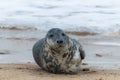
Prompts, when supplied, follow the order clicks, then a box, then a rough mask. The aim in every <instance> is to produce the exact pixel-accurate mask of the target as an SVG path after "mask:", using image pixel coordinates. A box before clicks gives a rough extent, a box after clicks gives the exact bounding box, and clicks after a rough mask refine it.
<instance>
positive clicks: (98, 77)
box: [0, 63, 120, 80]
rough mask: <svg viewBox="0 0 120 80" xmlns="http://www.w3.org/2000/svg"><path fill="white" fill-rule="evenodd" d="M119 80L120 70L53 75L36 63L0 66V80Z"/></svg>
mask: <svg viewBox="0 0 120 80" xmlns="http://www.w3.org/2000/svg"><path fill="white" fill-rule="evenodd" d="M48 79H49V80H119V79H120V70H103V69H91V70H90V71H88V72H83V71H80V72H79V73H78V74H74V75H70V74H51V73H48V72H45V71H43V70H41V69H40V68H39V67H38V66H37V65H36V64H34V63H25V64H0V80H48Z"/></svg>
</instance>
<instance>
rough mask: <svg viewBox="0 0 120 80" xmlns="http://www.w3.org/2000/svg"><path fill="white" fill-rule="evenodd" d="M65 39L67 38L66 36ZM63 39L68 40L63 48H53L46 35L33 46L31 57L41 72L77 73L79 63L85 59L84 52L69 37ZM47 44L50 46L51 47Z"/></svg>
mask: <svg viewBox="0 0 120 80" xmlns="http://www.w3.org/2000/svg"><path fill="white" fill-rule="evenodd" d="M55 30H56V29H55ZM57 30H59V29H57ZM61 31H62V30H61ZM47 34H49V32H48V33H47ZM58 34H59V33H58ZM66 37H68V36H67V35H66ZM65 39H68V41H66V42H68V43H66V45H65V46H64V47H63V48H55V47H54V45H53V44H54V43H53V42H51V41H49V39H48V36H47V35H46V37H45V38H43V39H41V40H39V41H38V42H36V44H35V45H34V46H33V57H34V59H35V61H36V63H37V64H38V65H39V66H40V67H41V68H42V69H43V70H46V71H48V72H52V73H70V74H73V73H77V72H78V71H79V69H80V65H81V62H82V60H83V59H84V58H85V53H84V50H83V49H82V46H81V45H80V44H79V42H77V41H76V40H74V39H71V38H69V37H68V38H65ZM49 43H51V44H52V47H51V44H49Z"/></svg>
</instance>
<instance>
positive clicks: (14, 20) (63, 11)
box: [0, 0, 120, 33]
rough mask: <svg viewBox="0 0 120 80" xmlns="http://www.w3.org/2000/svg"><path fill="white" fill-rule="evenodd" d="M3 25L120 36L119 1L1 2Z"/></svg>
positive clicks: (33, 0)
mask: <svg viewBox="0 0 120 80" xmlns="http://www.w3.org/2000/svg"><path fill="white" fill-rule="evenodd" d="M0 25H1V26H3V25H4V26H7V27H8V26H9V27H10V26H11V25H17V26H19V27H20V26H25V27H33V28H36V29H40V30H46V31H47V30H48V29H50V28H53V27H59V28H62V29H69V30H85V31H92V32H97V33H105V32H115V31H117V32H119V30H120V0H10V1H9V0H0Z"/></svg>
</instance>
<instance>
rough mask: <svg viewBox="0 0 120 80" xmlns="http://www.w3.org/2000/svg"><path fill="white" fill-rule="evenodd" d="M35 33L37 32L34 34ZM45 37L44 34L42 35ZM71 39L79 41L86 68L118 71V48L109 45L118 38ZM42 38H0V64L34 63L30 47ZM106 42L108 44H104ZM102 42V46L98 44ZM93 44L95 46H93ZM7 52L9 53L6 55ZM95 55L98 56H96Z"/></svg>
mask: <svg viewBox="0 0 120 80" xmlns="http://www.w3.org/2000/svg"><path fill="white" fill-rule="evenodd" d="M36 33H37V32H36ZM43 34H44V33H43ZM44 35H45V34H44ZM70 36H71V37H73V38H75V39H77V40H79V41H80V43H81V44H82V45H83V48H84V50H85V52H86V58H85V60H84V61H83V62H84V63H88V65H86V67H97V68H102V69H120V54H119V52H120V46H118V45H117V44H114V45H113V43H111V44H112V45H111V44H110V43H109V42H111V41H113V42H116V43H118V42H119V40H120V38H114V39H113V40H112V39H111V38H112V37H105V36H98V35H96V36H75V35H74V36H73V35H70ZM42 37H43V36H41V37H39V38H38V36H34V38H35V39H29V38H30V37H26V39H25V38H21V39H14V38H13V39H12V38H1V39H0V44H1V45H0V47H1V48H0V51H1V52H3V53H6V54H1V55H0V63H27V62H34V59H33V55H32V47H33V45H34V43H35V42H36V41H37V40H38V39H41V38H42ZM27 38H28V39H27ZM105 41H107V42H108V43H109V44H108V43H107V44H106V43H104V42H105ZM99 42H101V43H102V42H103V43H104V44H99ZM94 43H95V44H94ZM8 52H9V53H8ZM96 54H98V55H100V56H96Z"/></svg>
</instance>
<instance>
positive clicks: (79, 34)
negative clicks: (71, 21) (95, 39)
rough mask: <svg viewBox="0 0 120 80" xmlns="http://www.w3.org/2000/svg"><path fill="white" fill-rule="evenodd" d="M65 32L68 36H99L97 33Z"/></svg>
mask: <svg viewBox="0 0 120 80" xmlns="http://www.w3.org/2000/svg"><path fill="white" fill-rule="evenodd" d="M65 32H66V33H67V34H71V35H78V36H88V35H97V33H94V32H88V31H65Z"/></svg>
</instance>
